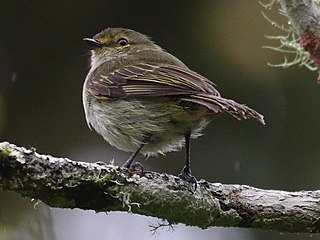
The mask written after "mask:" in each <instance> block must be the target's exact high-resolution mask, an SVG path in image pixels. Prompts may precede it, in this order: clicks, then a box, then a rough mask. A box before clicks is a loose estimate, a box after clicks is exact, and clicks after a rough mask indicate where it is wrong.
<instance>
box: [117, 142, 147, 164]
mask: <svg viewBox="0 0 320 240" xmlns="http://www.w3.org/2000/svg"><path fill="white" fill-rule="evenodd" d="M144 145H145V143H143V144H141V145H140V147H139V148H138V149H137V150H136V151H135V152H134V153H132V154H131V156H130V157H129V158H128V160H127V161H126V162H125V163H124V164H123V165H122V167H125V168H130V166H131V164H132V162H133V160H134V159H135V158H136V156H137V155H138V153H139V152H140V151H141V149H142V148H143V146H144Z"/></svg>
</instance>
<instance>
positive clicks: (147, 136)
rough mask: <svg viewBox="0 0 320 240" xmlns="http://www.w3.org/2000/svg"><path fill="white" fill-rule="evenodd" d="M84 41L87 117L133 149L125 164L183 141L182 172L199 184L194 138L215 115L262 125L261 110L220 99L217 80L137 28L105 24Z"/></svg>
mask: <svg viewBox="0 0 320 240" xmlns="http://www.w3.org/2000/svg"><path fill="white" fill-rule="evenodd" d="M84 41H85V42H86V43H87V45H88V46H89V48H90V49H91V68H90V71H89V73H88V75H87V77H86V79H85V82H84V87H83V105H84V110H85V115H86V120H87V123H88V126H89V127H90V128H91V129H94V130H95V131H96V132H97V133H99V134H100V135H101V136H102V137H103V138H104V139H105V140H106V141H107V142H109V143H110V144H111V145H112V146H114V147H116V148H118V149H120V150H123V151H127V152H132V153H133V154H132V155H131V156H130V157H129V159H128V160H127V161H126V163H125V164H124V165H123V166H124V167H127V168H129V167H130V166H131V164H132V162H133V160H134V159H135V157H136V156H137V154H138V153H139V152H141V153H142V154H144V155H157V154H164V153H166V152H171V151H177V150H179V149H181V148H182V147H183V146H184V145H185V149H186V154H185V158H186V159H185V161H186V162H185V167H184V168H183V170H182V172H181V174H180V175H179V176H180V177H181V178H183V179H184V180H187V181H190V182H195V181H196V180H195V178H194V177H193V176H192V175H191V169H190V138H197V137H199V136H200V135H201V132H202V130H203V129H204V128H205V127H206V126H207V124H208V122H209V120H210V119H211V118H212V116H214V115H217V114H219V113H228V114H230V115H232V116H234V117H235V118H237V119H239V120H240V119H254V120H257V121H258V122H260V123H262V124H264V119H263V116H262V115H261V114H259V113H257V112H256V111H254V110H253V109H251V108H249V107H247V106H246V105H243V104H239V103H237V102H235V101H233V100H230V99H226V98H223V97H221V96H220V93H219V92H218V91H217V90H216V88H215V84H214V83H212V82H211V81H209V80H208V79H207V78H205V77H203V76H201V75H200V74H198V73H196V72H194V71H192V70H190V69H189V68H188V67H187V66H186V65H185V64H184V63H183V62H181V61H180V60H179V59H178V58H176V57H175V56H173V55H171V54H170V53H168V52H166V51H165V50H164V49H162V48H161V47H159V46H158V45H156V44H155V43H154V42H153V41H151V40H150V38H149V37H147V36H145V35H143V34H141V33H139V32H136V31H133V30H130V29H124V28H107V29H105V30H103V31H102V32H100V33H98V34H97V35H95V36H94V37H93V38H84Z"/></svg>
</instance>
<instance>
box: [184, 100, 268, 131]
mask: <svg viewBox="0 0 320 240" xmlns="http://www.w3.org/2000/svg"><path fill="white" fill-rule="evenodd" d="M182 100H184V101H188V102H194V103H198V104H201V105H204V106H206V107H207V108H209V109H210V110H211V111H212V112H213V113H214V114H218V113H222V112H225V113H228V114H230V115H232V116H234V117H235V118H237V119H238V120H241V119H254V120H256V121H258V122H260V123H261V124H263V125H264V124H265V122H264V117H263V115H261V114H260V113H258V112H256V111H255V110H253V109H251V108H249V107H247V106H246V105H245V104H240V103H237V102H235V101H233V100H231V99H226V98H222V97H220V96H213V95H208V94H195V95H189V96H188V98H183V99H182Z"/></svg>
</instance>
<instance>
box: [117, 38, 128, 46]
mask: <svg viewBox="0 0 320 240" xmlns="http://www.w3.org/2000/svg"><path fill="white" fill-rule="evenodd" d="M118 44H119V45H120V46H122V47H124V46H127V45H128V44H129V42H128V40H127V39H125V38H120V39H119V40H118Z"/></svg>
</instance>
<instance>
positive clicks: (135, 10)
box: [0, 0, 320, 240]
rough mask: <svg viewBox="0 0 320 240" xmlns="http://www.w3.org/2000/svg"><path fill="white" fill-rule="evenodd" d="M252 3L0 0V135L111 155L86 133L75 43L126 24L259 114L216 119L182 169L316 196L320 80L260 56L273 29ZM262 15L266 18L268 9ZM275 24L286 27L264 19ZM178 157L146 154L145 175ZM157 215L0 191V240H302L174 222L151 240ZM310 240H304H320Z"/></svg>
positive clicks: (43, 146) (100, 157)
mask: <svg viewBox="0 0 320 240" xmlns="http://www.w3.org/2000/svg"><path fill="white" fill-rule="evenodd" d="M261 10H263V9H262V7H261V6H260V5H259V4H258V2H257V1H255V0H250V1H249V0H248V1H241V0H233V1H223V0H216V1H210V0H204V1H191V0H190V1H189V0H188V1H187V0H185V1H177V0H175V1H172V0H171V1H169V0H162V1H146V0H140V1H129V0H123V1H106V0H105V1H27V0H21V1H17V0H15V1H9V0H7V1H0V30H1V31H0V140H1V141H4V140H6V141H10V142H12V143H15V144H17V145H23V146H26V147H31V146H32V147H36V149H37V151H38V152H40V153H48V154H51V155H54V156H63V157H69V158H71V159H76V160H81V161H105V162H109V161H111V160H112V159H115V162H116V164H119V165H120V164H122V163H123V162H124V161H125V160H126V159H127V157H128V155H129V154H128V153H124V152H120V151H118V150H116V149H114V148H111V147H110V146H109V145H108V144H107V143H105V142H104V141H103V140H102V138H101V137H100V136H98V135H97V134H95V133H94V132H91V131H90V130H89V129H88V127H87V126H86V122H85V118H84V113H83V109H82V96H81V91H82V84H83V81H84V78H85V76H86V74H87V71H88V57H89V54H88V50H87V49H86V46H85V44H84V43H83V42H82V39H83V38H84V37H91V36H93V35H94V34H96V33H97V32H99V31H101V30H103V29H104V28H106V27H126V28H131V29H134V30H137V31H140V32H142V33H145V34H147V35H149V36H151V37H152V39H153V40H154V41H155V42H156V43H157V44H159V45H160V46H162V47H163V48H165V49H167V50H168V51H169V52H170V53H172V54H174V55H175V56H177V57H179V58H180V59H181V60H182V61H184V62H185V63H186V64H187V65H188V66H189V67H190V68H192V69H193V70H195V71H197V72H199V73H201V74H202V75H204V76H206V77H208V78H209V79H211V80H212V81H214V82H215V83H216V84H217V85H218V89H219V91H220V92H221V94H222V95H223V96H225V97H228V98H232V99H234V100H236V101H238V102H241V103H246V104H247V105H249V106H250V107H252V108H254V109H256V110H257V111H259V112H261V113H263V114H264V115H265V119H266V123H267V125H266V126H262V125H259V124H257V123H256V122H253V121H241V122H238V121H237V120H235V119H234V118H232V117H230V116H227V115H225V116H220V117H218V118H216V119H214V121H212V123H211V124H210V125H209V127H208V128H207V129H206V131H205V135H204V136H203V137H201V138H199V139H197V140H195V141H193V142H192V170H193V174H194V175H195V176H196V177H197V178H198V179H201V178H204V179H206V180H208V181H211V182H222V183H237V184H248V185H252V186H255V187H260V188H266V189H281V190H289V191H295V190H314V189H319V185H320V179H319V177H318V173H317V169H319V167H320V162H319V161H318V159H319V156H320V151H319V149H318V144H319V142H320V134H319V131H320V125H319V124H318V119H319V117H320V108H319V103H320V102H319V100H320V98H319V96H320V95H319V87H320V86H319V85H317V84H316V78H317V73H316V72H310V71H309V70H307V69H305V68H299V67H292V68H289V69H285V70H283V69H277V68H271V67H268V66H267V63H268V62H272V63H279V62H281V61H282V60H283V58H284V55H282V54H279V53H276V52H272V51H270V50H266V49H262V46H264V45H277V43H275V42H272V41H270V40H267V39H265V37H264V35H274V34H278V33H279V32H277V31H276V29H274V28H273V27H272V26H271V25H270V24H269V23H268V22H267V21H266V20H265V19H264V18H263V17H262V15H261ZM267 13H268V12H267ZM268 14H270V15H271V16H273V19H274V20H277V21H280V22H281V21H284V19H283V18H281V17H279V16H278V15H277V14H274V13H268ZM183 158H184V154H183V151H181V152H178V153H170V154H167V156H162V157H159V158H149V159H148V160H147V161H146V162H144V161H143V159H141V160H142V161H143V164H144V166H145V168H146V169H148V170H154V171H159V172H168V173H172V174H178V173H179V172H180V170H181V168H182V166H183ZM156 221H157V219H154V218H147V217H143V216H136V215H130V214H127V213H110V214H103V213H100V214H95V213H94V212H92V211H82V210H68V209H50V208H48V207H47V206H46V205H44V204H41V203H40V204H39V205H37V206H36V207H34V203H33V202H31V200H30V199H23V198H21V197H20V196H18V195H16V194H13V193H7V192H1V193H0V239H1V240H2V239H5V240H13V239H50V240H51V239H57V240H67V239H78V240H82V239H95V240H99V239H184V240H189V239H213V238H215V239H232V240H234V239H236V240H237V239H250V240H251V239H252V240H253V239H259V240H260V239H262V240H263V239H281V240H284V239H310V235H308V234H302V235H297V234H281V233H279V232H274V231H265V230H248V229H235V228H228V229H227V228H212V229H209V230H205V231H204V230H200V229H198V228H192V227H185V226H183V225H178V228H177V229H176V231H174V232H168V231H166V230H163V231H160V232H159V234H158V235H157V236H156V237H153V236H151V233H150V231H149V228H148V223H155V222H156ZM318 237H319V236H313V239H319V238H318Z"/></svg>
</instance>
